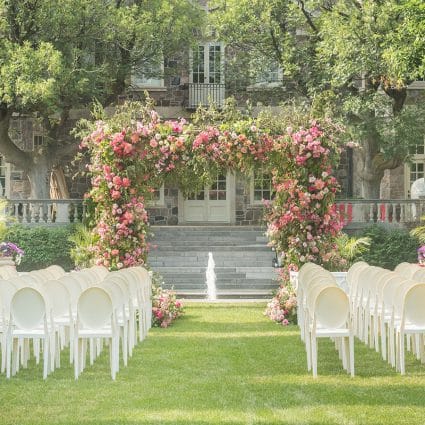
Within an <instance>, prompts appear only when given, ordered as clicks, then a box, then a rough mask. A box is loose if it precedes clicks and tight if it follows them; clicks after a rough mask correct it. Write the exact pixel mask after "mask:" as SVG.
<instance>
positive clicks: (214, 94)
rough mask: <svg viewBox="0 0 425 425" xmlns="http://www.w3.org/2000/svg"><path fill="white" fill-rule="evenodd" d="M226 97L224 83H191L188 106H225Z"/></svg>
mask: <svg viewBox="0 0 425 425" xmlns="http://www.w3.org/2000/svg"><path fill="white" fill-rule="evenodd" d="M224 98H225V88H224V84H212V83H211V84H201V83H190V84H189V105H188V108H190V109H196V108H197V107H198V106H199V105H201V104H202V105H203V106H209V105H210V104H215V105H216V106H218V107H219V108H220V107H222V106H223V103H224Z"/></svg>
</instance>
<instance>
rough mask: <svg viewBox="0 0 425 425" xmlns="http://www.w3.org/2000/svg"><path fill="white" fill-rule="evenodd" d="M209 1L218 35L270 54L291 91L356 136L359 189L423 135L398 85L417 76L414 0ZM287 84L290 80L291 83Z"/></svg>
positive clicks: (372, 193) (420, 42)
mask: <svg viewBox="0 0 425 425" xmlns="http://www.w3.org/2000/svg"><path fill="white" fill-rule="evenodd" d="M248 3H251V2H248V1H244V0H241V1H240V0H216V1H215V2H214V4H215V12H214V13H213V14H211V19H212V20H213V22H214V25H215V26H216V28H217V33H218V36H219V37H221V38H224V40H225V41H226V42H227V43H228V44H229V45H230V46H235V47H237V48H241V47H242V48H243V53H244V55H249V56H250V57H251V59H252V60H253V61H263V62H264V61H268V62H269V63H270V62H277V63H278V64H279V65H280V67H281V69H282V70H283V75H284V79H285V85H287V86H288V87H290V88H291V89H292V94H295V95H298V96H302V97H304V98H308V99H309V100H310V102H311V104H312V106H313V108H315V111H316V113H320V114H323V115H326V114H332V115H333V116H339V117H341V118H342V119H343V120H344V122H345V124H346V125H347V126H348V127H349V128H350V129H351V132H352V138H353V140H354V141H356V142H359V144H360V146H361V149H359V150H358V171H359V175H360V180H361V185H362V196H364V197H369V198H377V197H379V184H380V180H381V178H382V176H383V173H384V170H385V169H388V168H394V167H396V166H398V165H400V164H401V163H402V162H403V161H404V160H405V159H406V156H407V154H408V149H409V146H412V145H416V144H418V143H420V142H421V140H423V135H424V132H425V123H424V118H423V117H424V113H423V110H422V105H421V104H412V105H409V107H406V98H407V90H408V89H407V86H408V85H409V84H410V83H411V82H412V81H414V80H416V79H420V78H423V76H424V72H425V69H424V64H425V54H424V53H425V38H424V37H423V33H424V32H423V28H424V25H425V14H424V5H423V4H422V2H421V1H419V0H402V1H396V0H388V1H375V0H364V1H357V0H350V1H347V0H335V1H329V0H305V1H302V0H297V1H286V0H272V1H268V0H255V1H254V2H253V4H254V6H253V7H249V6H248ZM291 82H292V85H291Z"/></svg>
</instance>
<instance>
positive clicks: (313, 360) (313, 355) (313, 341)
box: [311, 332, 317, 378]
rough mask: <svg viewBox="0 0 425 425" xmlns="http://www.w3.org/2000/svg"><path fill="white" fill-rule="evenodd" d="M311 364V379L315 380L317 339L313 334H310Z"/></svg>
mask: <svg viewBox="0 0 425 425" xmlns="http://www.w3.org/2000/svg"><path fill="white" fill-rule="evenodd" d="M311 363H312V369H313V378H317V339H316V335H315V334H313V332H312V333H311Z"/></svg>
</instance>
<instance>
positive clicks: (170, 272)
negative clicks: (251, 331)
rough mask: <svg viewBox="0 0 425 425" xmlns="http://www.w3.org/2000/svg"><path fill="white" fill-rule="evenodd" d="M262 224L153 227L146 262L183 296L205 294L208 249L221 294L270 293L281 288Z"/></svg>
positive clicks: (246, 294) (255, 296)
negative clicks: (259, 225)
mask: <svg viewBox="0 0 425 425" xmlns="http://www.w3.org/2000/svg"><path fill="white" fill-rule="evenodd" d="M264 230H265V229H264V228H263V227H242V226H174V227H173V226H160V227H157V226H153V227H152V232H153V234H154V237H153V239H152V240H151V241H150V242H151V246H152V248H151V251H150V253H149V257H148V263H149V265H150V266H151V267H152V269H153V270H154V271H157V272H158V273H160V274H161V275H162V277H163V280H164V284H165V287H167V288H174V290H175V291H176V292H177V294H178V295H179V296H189V297H192V296H194V297H195V298H196V295H198V296H200V297H201V298H204V297H205V294H206V269H207V266H208V260H209V253H210V252H211V253H212V255H213V259H214V263H215V269H214V272H215V275H216V286H217V293H218V294H219V298H223V297H224V298H225V297H242V298H243V297H248V298H257V297H259V298H262V297H266V296H267V297H269V296H270V294H271V291H272V290H273V289H275V288H276V287H277V282H276V280H275V278H276V272H275V269H273V267H272V260H273V258H274V253H273V252H272V251H271V250H270V248H269V247H268V246H267V240H266V238H265V236H264Z"/></svg>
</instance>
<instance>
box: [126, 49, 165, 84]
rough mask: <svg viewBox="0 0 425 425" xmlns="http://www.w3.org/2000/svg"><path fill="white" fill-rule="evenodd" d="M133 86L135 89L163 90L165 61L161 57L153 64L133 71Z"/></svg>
mask: <svg viewBox="0 0 425 425" xmlns="http://www.w3.org/2000/svg"><path fill="white" fill-rule="evenodd" d="M131 85H132V86H133V87H134V88H163V87H164V59H163V57H162V56H161V57H160V58H156V59H154V60H153V61H152V63H150V64H148V65H145V66H143V67H139V68H137V69H135V70H134V71H133V74H132V76H131Z"/></svg>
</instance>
